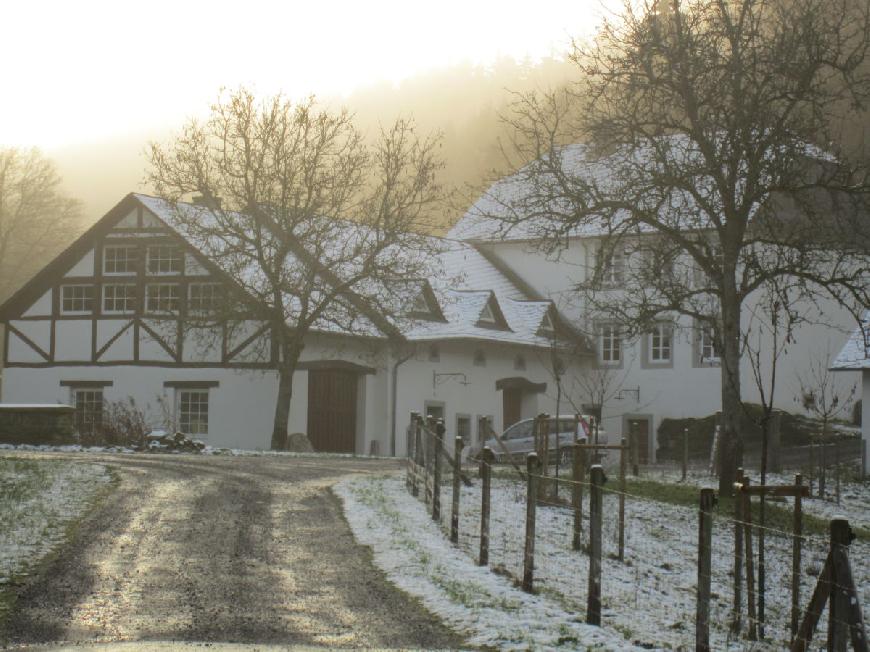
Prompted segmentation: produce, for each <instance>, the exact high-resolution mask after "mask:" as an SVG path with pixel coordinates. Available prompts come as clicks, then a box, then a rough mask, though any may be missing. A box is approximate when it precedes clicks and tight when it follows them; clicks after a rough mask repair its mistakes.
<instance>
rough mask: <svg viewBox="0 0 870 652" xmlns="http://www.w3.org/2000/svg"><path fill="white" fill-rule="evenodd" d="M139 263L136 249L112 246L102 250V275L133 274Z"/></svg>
mask: <svg viewBox="0 0 870 652" xmlns="http://www.w3.org/2000/svg"><path fill="white" fill-rule="evenodd" d="M138 262H139V250H138V249H136V247H121V246H117V247H116V246H113V247H106V248H105V249H103V273H104V274H135V273H136V266H137V263H138Z"/></svg>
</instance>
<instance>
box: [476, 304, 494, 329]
mask: <svg viewBox="0 0 870 652" xmlns="http://www.w3.org/2000/svg"><path fill="white" fill-rule="evenodd" d="M479 321H481V322H483V323H484V324H492V325H493V326H495V315H494V314H492V308H491V307H490V305H489V304H486V305H485V306H484V307H483V310H482V311H481V312H480V320H479Z"/></svg>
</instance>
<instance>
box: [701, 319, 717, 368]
mask: <svg viewBox="0 0 870 652" xmlns="http://www.w3.org/2000/svg"><path fill="white" fill-rule="evenodd" d="M698 349H699V350H700V352H701V362H718V361H719V346H718V344H717V343H716V337H715V332H714V330H713V327H712V326H711V325H710V324H705V325H704V326H702V327H701V329H700V331H699V332H698Z"/></svg>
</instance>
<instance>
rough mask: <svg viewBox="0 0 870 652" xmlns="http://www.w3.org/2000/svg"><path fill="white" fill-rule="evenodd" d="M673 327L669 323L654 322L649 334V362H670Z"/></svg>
mask: <svg viewBox="0 0 870 652" xmlns="http://www.w3.org/2000/svg"><path fill="white" fill-rule="evenodd" d="M672 339H673V328H672V327H671V325H670V324H656V325H655V326H654V327H653V329H652V331H651V332H650V334H649V360H650V362H670V360H671V344H672Z"/></svg>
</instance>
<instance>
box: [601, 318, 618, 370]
mask: <svg viewBox="0 0 870 652" xmlns="http://www.w3.org/2000/svg"><path fill="white" fill-rule="evenodd" d="M599 340H600V344H599V351H600V354H601V362H604V363H607V364H617V363H619V362H620V361H621V360H622V335H621V333H620V332H619V327H618V326H616V325H614V324H604V325H602V326H601V333H600V335H599Z"/></svg>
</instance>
